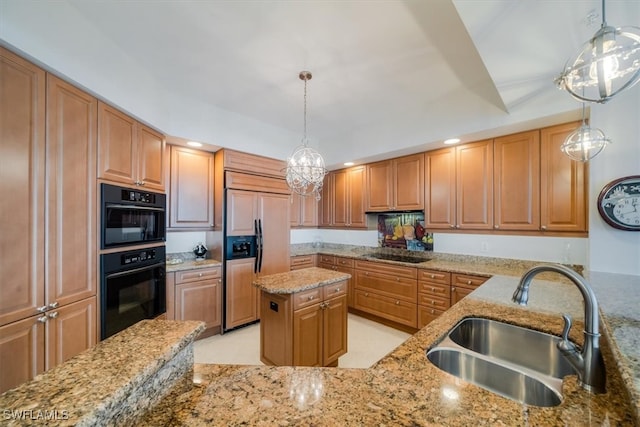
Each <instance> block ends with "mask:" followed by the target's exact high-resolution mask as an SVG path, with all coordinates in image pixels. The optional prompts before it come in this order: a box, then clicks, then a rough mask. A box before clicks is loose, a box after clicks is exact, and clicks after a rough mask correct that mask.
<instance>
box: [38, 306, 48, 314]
mask: <svg viewBox="0 0 640 427" xmlns="http://www.w3.org/2000/svg"><path fill="white" fill-rule="evenodd" d="M47 308H48V307H47V306H46V305H43V306H42V307H38V308H36V311H37V312H38V313H44V312H45V311H47Z"/></svg>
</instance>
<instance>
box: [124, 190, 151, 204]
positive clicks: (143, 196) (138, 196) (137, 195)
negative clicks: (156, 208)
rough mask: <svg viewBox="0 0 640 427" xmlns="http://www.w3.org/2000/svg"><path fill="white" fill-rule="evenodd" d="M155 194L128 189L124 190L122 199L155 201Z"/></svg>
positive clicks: (145, 201)
mask: <svg viewBox="0 0 640 427" xmlns="http://www.w3.org/2000/svg"><path fill="white" fill-rule="evenodd" d="M155 196H156V195H155V194H153V193H143V192H141V191H134V190H128V189H124V190H122V200H123V201H125V202H139V203H155V202H156V197H155Z"/></svg>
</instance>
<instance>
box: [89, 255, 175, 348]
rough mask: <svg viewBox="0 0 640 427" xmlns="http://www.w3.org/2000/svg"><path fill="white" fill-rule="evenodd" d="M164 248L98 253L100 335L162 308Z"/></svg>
mask: <svg viewBox="0 0 640 427" xmlns="http://www.w3.org/2000/svg"><path fill="white" fill-rule="evenodd" d="M165 257H166V254H165V248H164V246H156V247H152V248H145V249H137V250H133V251H124V252H114V253H109V254H102V255H101V256H100V266H101V272H102V273H101V286H100V292H101V301H100V308H101V310H100V339H105V338H108V337H110V336H111V335H113V334H116V333H118V332H120V331H122V330H123V329H126V328H128V327H129V326H131V325H133V324H134V323H137V322H139V321H140V320H143V319H153V318H155V317H158V316H159V315H161V314H162V313H164V312H165V311H166V305H167V304H166V301H167V296H166V289H165V287H166V285H165V261H166V260H165Z"/></svg>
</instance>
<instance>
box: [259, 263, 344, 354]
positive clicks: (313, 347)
mask: <svg viewBox="0 0 640 427" xmlns="http://www.w3.org/2000/svg"><path fill="white" fill-rule="evenodd" d="M350 277H351V275H349V274H346V273H340V272H338V271H332V270H327V269H324V268H318V267H310V268H304V269H301V270H295V271H290V272H285V273H278V274H272V275H268V276H261V277H258V278H257V279H256V280H255V281H254V283H253V284H254V286H256V287H258V288H259V289H260V291H261V292H260V313H261V316H260V360H261V361H262V362H263V363H265V364H266V365H275V366H338V358H339V357H340V356H342V355H343V354H345V353H346V352H347V279H349V278H350Z"/></svg>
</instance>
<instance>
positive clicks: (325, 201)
mask: <svg viewBox="0 0 640 427" xmlns="http://www.w3.org/2000/svg"><path fill="white" fill-rule="evenodd" d="M365 175H366V168H365V166H355V167H352V168H349V169H341V170H338V171H332V172H329V173H328V174H327V175H326V176H325V178H324V179H325V181H324V185H323V187H322V194H321V196H322V198H321V199H320V204H319V211H318V212H319V213H318V215H319V218H318V225H319V226H321V227H351V228H365V227H366V226H367V218H366V215H365V213H364V212H365V211H364V208H365V198H366V197H365Z"/></svg>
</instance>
